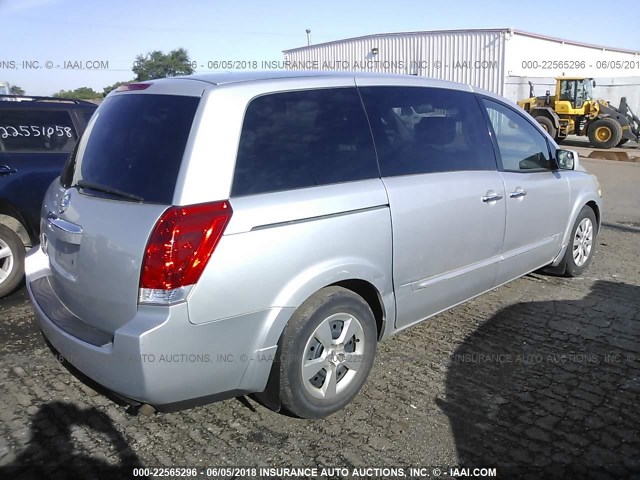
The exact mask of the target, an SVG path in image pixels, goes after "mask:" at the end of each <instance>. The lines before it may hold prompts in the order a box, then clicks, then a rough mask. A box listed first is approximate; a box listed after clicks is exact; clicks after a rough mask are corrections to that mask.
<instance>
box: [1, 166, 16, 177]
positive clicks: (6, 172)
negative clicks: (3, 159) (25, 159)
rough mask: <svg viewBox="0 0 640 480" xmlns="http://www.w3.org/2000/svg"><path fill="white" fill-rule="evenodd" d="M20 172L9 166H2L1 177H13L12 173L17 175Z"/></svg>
mask: <svg viewBox="0 0 640 480" xmlns="http://www.w3.org/2000/svg"><path fill="white" fill-rule="evenodd" d="M17 171H18V170H16V169H15V168H11V167H10V166H8V165H0V175H11V174H12V173H16V172H17Z"/></svg>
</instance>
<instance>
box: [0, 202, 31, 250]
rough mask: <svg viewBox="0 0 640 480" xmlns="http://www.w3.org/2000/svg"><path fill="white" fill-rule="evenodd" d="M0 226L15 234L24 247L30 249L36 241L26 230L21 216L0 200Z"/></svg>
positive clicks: (26, 227) (25, 224)
mask: <svg viewBox="0 0 640 480" xmlns="http://www.w3.org/2000/svg"><path fill="white" fill-rule="evenodd" d="M0 224H2V225H5V226H6V227H8V228H10V229H11V230H13V231H14V232H15V234H16V235H18V237H19V238H20V240H22V243H23V245H24V246H25V247H30V246H32V245H33V244H34V242H35V241H36V238H35V233H34V232H31V231H30V229H29V228H28V225H27V222H26V221H25V220H24V218H22V215H20V213H19V212H18V211H17V210H16V209H15V208H14V207H13V206H12V205H11V204H10V203H7V202H5V201H1V200H0Z"/></svg>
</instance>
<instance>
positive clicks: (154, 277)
mask: <svg viewBox="0 0 640 480" xmlns="http://www.w3.org/2000/svg"><path fill="white" fill-rule="evenodd" d="M231 214H232V210H231V205H229V202H227V201H226V200H225V201H222V202H215V203H203V204H199V205H190V206H186V207H171V208H169V209H168V210H167V211H166V212H164V214H163V215H162V217H160V219H159V220H158V221H157V222H156V225H155V227H154V228H153V232H152V233H151V236H150V237H149V241H148V243H147V248H146V250H145V256H144V260H143V262H142V274H141V276H140V294H139V301H140V303H160V304H171V303H175V302H179V301H182V300H184V299H185V298H186V296H187V295H188V293H189V291H190V289H191V286H193V285H194V284H195V283H196V282H197V281H198V280H199V279H200V275H202V271H203V270H204V267H205V266H206V265H207V262H208V261H209V258H210V257H211V254H212V253H213V251H214V250H215V248H216V245H217V244H218V241H219V240H220V237H221V236H222V234H223V232H224V229H225V227H226V226H227V223H229V219H230V218H231Z"/></svg>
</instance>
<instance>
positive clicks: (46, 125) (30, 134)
mask: <svg viewBox="0 0 640 480" xmlns="http://www.w3.org/2000/svg"><path fill="white" fill-rule="evenodd" d="M77 139H78V136H77V132H76V129H75V127H74V126H73V121H72V120H71V116H70V115H69V112H68V111H65V110H34V109H8V108H3V109H1V110H0V151H2V152H63V153H68V152H70V151H71V150H72V149H73V146H74V145H75V143H76V140H77Z"/></svg>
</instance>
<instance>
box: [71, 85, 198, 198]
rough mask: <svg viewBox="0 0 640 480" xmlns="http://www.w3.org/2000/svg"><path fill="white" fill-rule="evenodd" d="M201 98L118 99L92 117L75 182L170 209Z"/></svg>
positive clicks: (107, 102)
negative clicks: (162, 205) (88, 184)
mask: <svg viewBox="0 0 640 480" xmlns="http://www.w3.org/2000/svg"><path fill="white" fill-rule="evenodd" d="M199 101H200V99H199V98H196V97H185V96H176V95H146V94H145V95H134V94H130V95H119V96H114V97H110V98H107V99H106V100H105V101H104V103H103V104H102V105H101V106H100V108H99V109H98V110H97V111H96V112H95V113H94V114H93V117H92V119H91V122H92V123H90V124H89V126H88V129H87V131H86V134H85V135H87V136H88V137H87V139H86V143H85V140H84V137H83V140H82V141H81V142H80V145H79V148H78V152H77V153H78V155H77V159H76V160H75V161H76V164H75V165H74V162H73V160H72V162H71V163H70V167H69V168H75V172H74V174H73V179H72V182H73V183H74V184H75V183H77V182H78V181H84V182H86V183H91V184H94V185H100V186H102V187H105V188H106V189H111V190H117V191H120V192H124V193H126V194H129V195H132V196H135V197H139V198H141V199H142V200H143V201H145V202H149V203H166V204H169V203H171V201H172V199H173V191H174V189H175V185H176V179H177V177H178V171H179V169H180V164H181V162H182V157H183V155H184V150H185V146H186V143H187V139H188V137H189V132H190V131H191V125H192V123H193V118H194V116H195V112H196V109H197V108H198V102H199Z"/></svg>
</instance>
